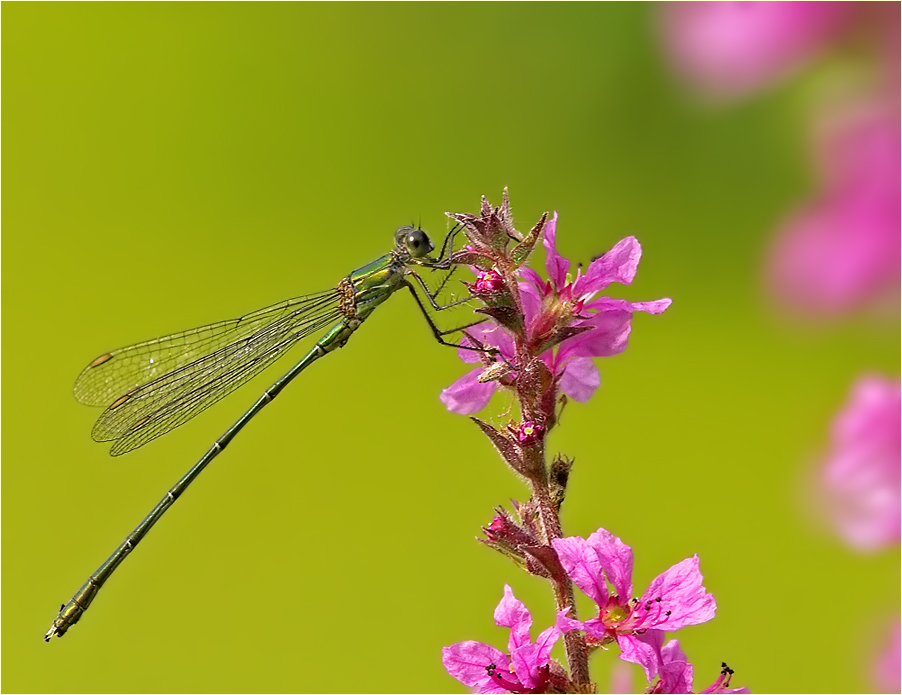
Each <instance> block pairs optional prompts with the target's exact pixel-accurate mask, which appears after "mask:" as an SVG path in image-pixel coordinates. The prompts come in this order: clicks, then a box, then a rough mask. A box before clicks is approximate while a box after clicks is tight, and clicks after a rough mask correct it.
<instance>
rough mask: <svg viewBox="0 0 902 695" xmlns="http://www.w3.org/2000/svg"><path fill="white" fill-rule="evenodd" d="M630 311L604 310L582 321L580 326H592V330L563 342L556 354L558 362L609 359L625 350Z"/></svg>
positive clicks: (628, 331)
mask: <svg viewBox="0 0 902 695" xmlns="http://www.w3.org/2000/svg"><path fill="white" fill-rule="evenodd" d="M632 318H633V314H632V312H631V311H624V310H619V309H606V310H604V311H599V312H598V313H597V314H595V315H594V316H592V318H590V319H588V320H586V321H582V322H581V323H580V324H579V325H581V326H592V327H593V330H591V331H586V332H585V333H580V334H579V335H577V336H574V337H573V338H569V339H567V340H565V341H564V342H563V343H562V344H561V348H560V350H559V352H558V361H559V362H561V361H563V360H565V359H570V358H572V357H610V356H612V355H619V354H620V353H621V352H623V351H624V350H626V346H627V343H628V342H629V335H630V330H631V328H630V321H631V320H632Z"/></svg>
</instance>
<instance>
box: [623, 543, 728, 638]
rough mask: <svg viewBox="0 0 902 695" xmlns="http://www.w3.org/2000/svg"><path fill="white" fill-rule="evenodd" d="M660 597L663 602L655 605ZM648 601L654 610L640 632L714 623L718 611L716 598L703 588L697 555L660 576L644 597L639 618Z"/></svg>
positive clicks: (648, 614)
mask: <svg viewBox="0 0 902 695" xmlns="http://www.w3.org/2000/svg"><path fill="white" fill-rule="evenodd" d="M658 597H660V598H661V601H660V602H658V601H656V599H657V598H658ZM648 601H651V602H652V608H651V610H649V611H646V612H645V616H644V620H643V622H642V623H641V624H640V625H639V626H638V627H637V629H640V628H641V627H654V628H657V629H661V630H667V631H668V632H672V631H674V630H678V629H679V628H681V627H686V626H687V625H698V624H699V623H704V622H706V621H708V620H711V618H713V617H714V612H715V610H716V609H717V603H716V602H715V601H714V596H712V595H711V594H709V593H707V591H706V590H705V587H704V586H703V585H702V575H701V572H699V571H698V555H693V556H692V557H690V558H686V559H685V560H683V561H682V562H678V563H677V564H675V565H674V566H673V567H671V568H670V569H669V570H667V571H666V572H664V573H663V574H660V575H658V577H656V578H655V580H654V581H653V582H652V583H651V585H650V586H649V587H648V589H647V590H646V591H645V593H644V594H643V595H642V599H641V601H640V605H639V607H638V608H637V609H636V613H637V614H640V615H641V614H642V612H643V609H642V606H643V605H644V604H645V603H646V602H648ZM665 611H670V615H669V616H666V615H665V614H664V613H665Z"/></svg>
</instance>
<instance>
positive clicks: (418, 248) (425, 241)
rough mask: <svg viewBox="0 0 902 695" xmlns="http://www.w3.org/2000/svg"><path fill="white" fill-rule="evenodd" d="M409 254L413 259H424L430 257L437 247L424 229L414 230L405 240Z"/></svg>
mask: <svg viewBox="0 0 902 695" xmlns="http://www.w3.org/2000/svg"><path fill="white" fill-rule="evenodd" d="M404 245H405V246H406V247H407V252H408V253H409V254H410V256H411V258H422V257H423V256H426V255H428V254H429V253H430V252H431V251H432V250H433V249H434V248H435V247H434V246H433V245H432V241H430V239H429V237H428V236H427V235H426V232H424V231H423V230H422V229H414V230H413V231H411V232H410V233H409V234H408V235H407V238H406V239H405V240H404Z"/></svg>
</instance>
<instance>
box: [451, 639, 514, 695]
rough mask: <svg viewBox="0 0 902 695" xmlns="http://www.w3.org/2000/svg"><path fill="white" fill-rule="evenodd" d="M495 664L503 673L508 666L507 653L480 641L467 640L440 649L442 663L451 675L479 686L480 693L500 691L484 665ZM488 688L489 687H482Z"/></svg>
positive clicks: (466, 683) (470, 684) (475, 686)
mask: <svg viewBox="0 0 902 695" xmlns="http://www.w3.org/2000/svg"><path fill="white" fill-rule="evenodd" d="M489 664H495V666H496V667H497V668H498V670H499V671H501V672H502V673H504V672H505V671H507V669H508V668H509V666H510V660H509V659H508V658H507V654H505V653H504V652H501V651H498V650H497V649H495V648H494V647H492V646H490V645H488V644H483V643H482V642H475V641H472V640H471V641H467V642H458V643H457V644H452V645H451V646H450V647H445V648H443V649H442V665H443V666H444V667H445V670H446V671H447V672H448V673H449V674H450V675H451V676H452V677H453V678H456V679H457V680H459V681H460V682H461V683H463V684H464V685H466V686H469V687H470V688H480V690H479V692H482V693H489V692H493V693H502V692H505V691H504V690H503V689H498V688H497V686H494V684H493V683H492V680H491V678H489V675H488V673H487V672H486V670H485V669H486V666H488V665H489ZM484 688H490V689H484Z"/></svg>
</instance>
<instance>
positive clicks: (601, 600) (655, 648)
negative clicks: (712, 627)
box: [552, 528, 717, 681]
mask: <svg viewBox="0 0 902 695" xmlns="http://www.w3.org/2000/svg"><path fill="white" fill-rule="evenodd" d="M552 545H553V546H554V549H555V551H556V552H557V554H558V557H559V558H560V561H561V565H563V567H564V570H565V571H566V572H567V574H568V575H569V576H570V578H571V579H572V580H573V583H574V584H576V585H577V586H578V587H579V588H580V589H582V591H583V592H584V593H585V594H586V595H587V596H589V597H590V598H591V599H592V600H593V601H595V603H596V604H597V605H598V617H597V618H592V619H590V620H586V621H579V620H573V619H571V618H567V617H566V616H565V615H564V614H563V612H562V613H561V614H560V615H559V617H558V623H557V624H558V625H559V626H560V628H561V629H562V630H564V631H565V632H567V631H570V630H583V631H585V633H586V638H587V641H590V642H594V643H595V644H601V645H604V644H608V643H611V642H615V641H616V642H617V644H618V646H619V647H620V652H621V658H622V659H624V660H625V661H631V662H633V663H636V664H639V665H641V666H642V668H643V669H644V670H645V674H646V677H647V678H648V680H649V681H651V679H652V678H653V677H654V676H655V675H657V673H658V672H659V671H660V660H661V657H660V654H659V652H660V643H659V639H660V638H661V636H660V635H656V634H655V633H657V632H663V631H669V632H672V631H674V630H678V629H680V628H682V627H686V626H688V625H697V624H698V623H703V622H706V621H708V620H711V618H713V617H714V612H715V610H716V608H717V604H716V603H715V601H714V597H713V596H712V595H711V594H709V593H708V592H707V591H706V590H705V587H704V586H703V585H702V575H701V573H700V572H699V571H698V556H697V555H695V556H693V557H691V558H687V559H685V560H683V561H682V562H678V563H677V564H676V565H674V566H673V567H671V568H670V569H669V570H667V571H666V572H664V573H663V574H660V575H658V577H657V578H656V579H655V580H654V581H652V583H651V585H650V586H649V587H648V589H646V590H645V593H644V594H643V595H642V598H641V599H640V598H631V595H632V593H633V583H632V574H633V551H632V550H631V549H630V547H629V546H628V545H626V544H625V543H624V542H623V541H621V540H620V539H619V538H617V537H616V536H615V535H614V534H612V533H610V532H609V531H606V530H605V529H603V528H601V529H598V530H597V531H596V532H595V533H593V534H592V535H591V536H589V537H588V538H587V539H584V538H580V537H578V536H572V537H568V538H558V539H555V540H553V541H552Z"/></svg>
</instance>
